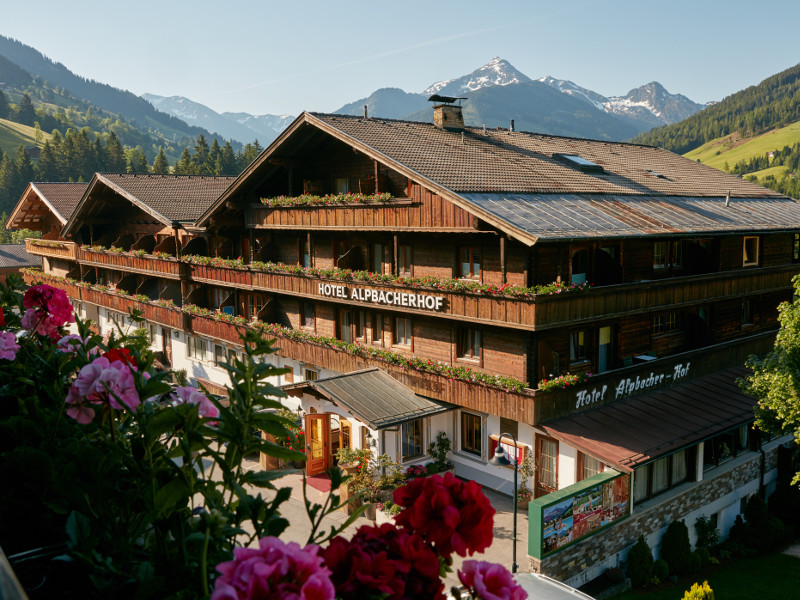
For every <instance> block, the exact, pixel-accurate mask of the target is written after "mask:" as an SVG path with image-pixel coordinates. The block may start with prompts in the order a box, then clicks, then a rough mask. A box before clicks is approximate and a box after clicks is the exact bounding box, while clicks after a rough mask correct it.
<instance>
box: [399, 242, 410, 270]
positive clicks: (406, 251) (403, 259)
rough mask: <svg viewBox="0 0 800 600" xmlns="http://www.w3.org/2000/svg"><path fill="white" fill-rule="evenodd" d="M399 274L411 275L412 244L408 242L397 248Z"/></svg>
mask: <svg viewBox="0 0 800 600" xmlns="http://www.w3.org/2000/svg"><path fill="white" fill-rule="evenodd" d="M397 274H398V275H409V276H410V275H411V246H410V245H408V244H401V245H400V246H398V248H397Z"/></svg>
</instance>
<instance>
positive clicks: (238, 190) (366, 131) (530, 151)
mask: <svg viewBox="0 0 800 600" xmlns="http://www.w3.org/2000/svg"><path fill="white" fill-rule="evenodd" d="M309 127H312V128H315V129H316V130H318V132H319V133H318V134H319V135H325V134H327V135H330V136H333V137H334V138H336V139H338V140H341V141H342V142H344V143H345V144H348V145H350V146H352V147H353V148H354V149H355V150H357V151H359V152H362V153H363V154H365V155H366V156H369V157H370V158H372V159H374V160H377V161H378V162H379V163H381V164H383V165H386V166H387V167H389V168H390V169H394V170H396V171H397V172H398V173H400V174H402V175H404V176H407V177H409V178H410V179H411V180H413V181H416V182H417V183H419V184H421V185H423V186H425V187H427V188H428V189H429V190H431V191H433V192H434V193H437V194H439V195H441V196H443V197H444V198H446V199H447V200H449V201H451V202H453V203H454V204H455V205H457V206H460V207H461V208H464V209H465V210H467V211H469V212H471V213H472V214H474V215H475V216H477V217H479V218H480V219H482V220H484V221H485V222H486V223H488V224H490V225H491V226H494V227H497V228H498V229H500V230H501V231H504V232H506V233H507V234H508V235H510V236H511V237H514V238H516V239H519V240H520V241H523V242H525V243H527V244H534V243H536V242H537V241H539V240H548V239H551V240H557V239H564V238H568V237H574V238H586V237H597V236H603V237H623V236H643V235H651V234H664V235H665V234H701V233H714V232H734V231H756V230H773V231H775V230H795V229H797V228H798V226H800V204H799V203H797V202H795V201H794V200H792V199H790V198H788V197H786V196H784V195H782V194H779V193H777V192H774V191H772V190H769V189H767V188H764V187H762V186H759V185H757V184H754V183H751V182H749V181H745V180H742V179H740V178H738V177H734V176H733V175H730V174H727V173H724V172H722V171H718V170H717V169H713V168H711V167H707V166H705V165H702V164H699V163H696V162H694V161H691V160H689V159H686V158H683V157H681V156H678V155H676V154H673V153H671V152H668V151H666V150H663V149H661V148H655V147H652V146H643V145H639V144H629V143H620V142H606V141H597V140H587V139H578V138H567V137H560V136H552V135H542V134H537V133H528V132H515V131H514V132H510V131H507V130H485V131H484V130H483V129H478V128H471V127H467V128H465V129H463V130H447V129H440V128H438V127H436V126H434V125H433V124H432V123H420V122H415V121H400V120H393V119H375V118H369V119H364V118H363V117H355V116H347V115H331V114H321V113H303V114H301V115H300V116H299V117H298V118H297V119H295V121H294V122H293V123H292V124H291V125H290V126H289V127H288V128H287V129H286V130H285V131H284V132H283V133H282V134H281V135H280V136H279V137H278V138H277V139H276V140H275V141H274V142H273V143H272V144H271V145H270V146H269V147H268V148H267V149H266V150H265V151H264V152H263V153H262V154H261V156H259V157H258V158H257V159H256V160H255V161H253V163H252V164H251V165H250V166H249V167H248V168H247V169H245V171H244V172H243V173H242V174H241V175H240V176H239V178H238V179H237V180H236V182H235V183H233V184H232V185H231V186H230V188H228V190H227V191H226V192H225V193H224V194H223V195H222V196H221V197H220V198H219V200H218V201H217V202H216V203H215V204H214V205H213V206H211V207H210V208H209V210H207V211H206V212H205V213H204V214H203V215H202V216H201V217H200V218H199V220H198V222H199V223H200V224H205V223H207V221H208V219H209V218H210V217H211V215H212V214H213V213H214V212H215V211H216V210H218V209H219V207H220V206H222V205H223V203H224V202H225V201H226V200H228V199H229V198H231V197H233V196H234V195H238V196H240V197H241V199H243V200H244V201H245V202H247V201H252V199H250V198H249V197H248V190H250V189H253V186H254V185H257V182H258V181H259V176H260V175H261V171H262V169H265V168H274V165H275V164H280V163H279V162H278V160H273V159H274V158H275V159H280V158H282V156H281V153H282V151H283V149H284V148H286V152H287V155H292V153H293V152H294V149H293V147H292V140H293V138H294V136H295V135H297V136H298V144H297V145H298V147H303V146H304V145H307V144H306V143H305V142H304V141H303V140H304V139H307V137H308V135H309V133H308V132H309V131H311V130H309ZM301 130H302V131H301ZM565 155H566V156H565ZM568 156H573V157H578V160H583V161H588V165H589V168H582V167H581V165H578V164H574V162H573V161H571V160H570V159H569V158H567V157H568ZM294 159H296V157H294ZM253 182H255V183H253Z"/></svg>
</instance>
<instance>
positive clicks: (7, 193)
mask: <svg viewBox="0 0 800 600" xmlns="http://www.w3.org/2000/svg"><path fill="white" fill-rule="evenodd" d="M46 116H47V115H42V114H41V113H40V112H39V110H35V109H34V108H33V104H32V102H31V101H30V98H28V99H27V100H26V96H23V99H22V101H20V103H19V104H11V103H9V102H8V101H7V99H6V98H5V96H4V94H3V92H1V91H0V118H2V119H8V120H10V121H14V122H17V123H23V124H28V123H31V122H32V123H34V124H36V123H39V121H34V120H33V119H38V118H44V117H46ZM83 116H84V117H85V115H83ZM69 123H70V124H74V121H72V120H70V121H69ZM60 124H61V125H63V123H60ZM39 133H41V128H38V127H37V134H36V135H37V138H38V137H39ZM262 150H263V148H261V146H260V145H259V143H258V140H256V141H255V142H254V143H253V144H247V145H246V146H245V147H244V148H243V149H242V150H239V151H237V150H234V148H233V146H232V145H231V143H230V142H225V144H224V145H220V144H219V142H218V141H217V139H216V138H214V140H213V141H212V143H211V145H209V144H208V141H207V140H206V138H205V136H204V135H202V134H200V135H199V136H198V137H197V138H196V139H195V140H194V143H193V145H191V146H186V147H184V148H183V151H182V153H181V155H180V158H178V159H177V160H176V161H175V163H174V164H171V163H170V162H169V159H168V158H167V155H166V154H165V152H164V149H163V148H159V149H158V153H157V154H156V155H155V156H154V157H153V159H152V161H149V160H148V157H147V154H146V153H145V151H144V150H143V149H142V146H141V145H137V146H135V147H129V146H124V145H123V144H122V142H121V141H120V139H119V137H118V136H117V134H116V133H115V129H114V128H113V127H112V128H111V129H110V130H109V131H108V133H100V132H97V131H94V130H92V129H91V128H90V127H89V126H84V127H81V128H80V129H77V128H75V127H67V128H66V129H65V133H64V134H63V135H62V133H61V131H60V129H59V128H58V127H57V128H54V129H53V132H52V134H51V136H50V137H49V139H46V140H44V145H43V146H42V148H41V152H40V155H39V158H38V160H35V161H34V160H31V157H30V154H29V152H28V150H27V149H26V148H25V147H24V146H19V147H18V148H17V150H16V152H7V153H6V152H3V151H2V150H0V213H2V212H6V213H10V212H11V210H12V209H13V208H14V206H15V205H16V203H17V201H18V200H19V198H20V196H21V195H22V193H23V192H24V191H25V187H26V186H27V185H28V183H30V182H31V181H89V179H91V177H92V175H93V174H94V173H97V172H109V173H154V174H168V173H173V174H176V175H225V176H231V175H238V174H239V173H241V171H242V170H243V169H244V168H245V167H246V166H247V165H249V164H250V163H251V162H252V161H253V159H255V157H256V156H258V155H259V154H260V153H261V151H262Z"/></svg>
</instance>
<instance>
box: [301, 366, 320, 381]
mask: <svg viewBox="0 0 800 600" xmlns="http://www.w3.org/2000/svg"><path fill="white" fill-rule="evenodd" d="M303 376H304V377H305V380H306V381H316V380H317V379H319V371H316V370H314V369H304V370H303Z"/></svg>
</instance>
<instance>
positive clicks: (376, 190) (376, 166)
mask: <svg viewBox="0 0 800 600" xmlns="http://www.w3.org/2000/svg"><path fill="white" fill-rule="evenodd" d="M372 162H373V164H374V166H375V193H376V194H379V193H380V190H379V189H378V171H379V169H378V161H377V160H373V161H372Z"/></svg>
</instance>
